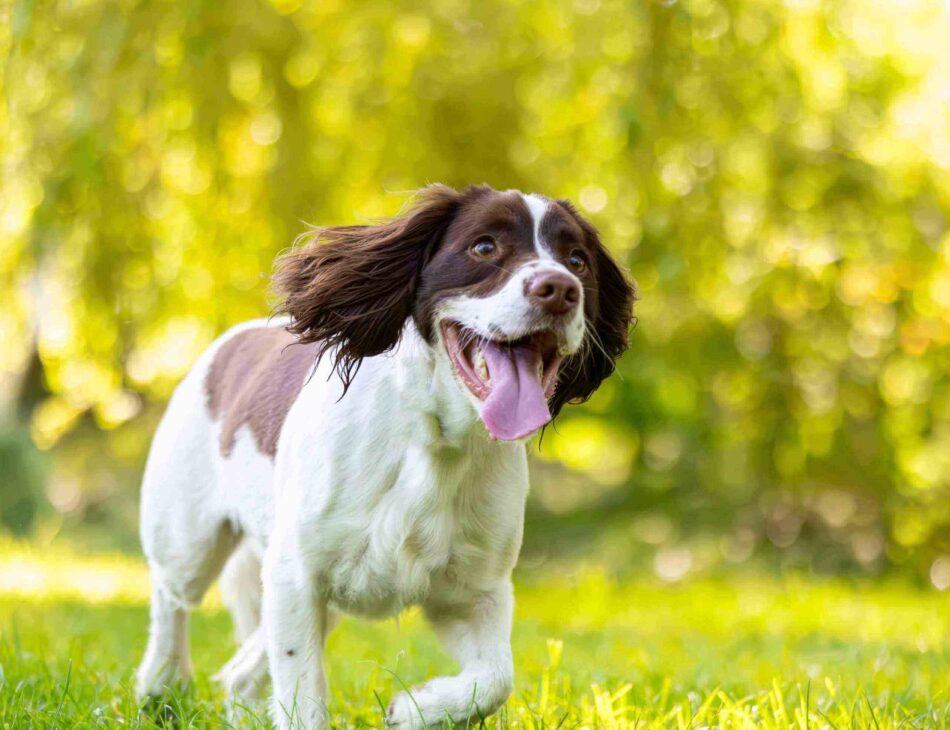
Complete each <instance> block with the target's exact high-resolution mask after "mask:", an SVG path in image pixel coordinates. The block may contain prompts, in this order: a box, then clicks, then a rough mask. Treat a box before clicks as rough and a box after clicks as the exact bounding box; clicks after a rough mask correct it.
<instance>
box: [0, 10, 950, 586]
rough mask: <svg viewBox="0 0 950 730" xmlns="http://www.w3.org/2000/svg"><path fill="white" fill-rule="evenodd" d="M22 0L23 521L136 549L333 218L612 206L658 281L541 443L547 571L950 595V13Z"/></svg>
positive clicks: (18, 261)
mask: <svg viewBox="0 0 950 730" xmlns="http://www.w3.org/2000/svg"><path fill="white" fill-rule="evenodd" d="M2 8H4V4H2V3H0V14H2V15H3V16H4V17H3V18H2V22H0V58H3V59H4V60H3V73H2V77H0V84H2V86H0V96H3V97H5V104H3V105H0V170H2V173H0V174H2V178H0V302H2V306H0V524H2V530H4V531H7V532H10V533H12V534H13V535H15V536H18V537H20V538H23V539H26V540H29V541H32V542H31V544H33V545H35V546H40V547H45V546H49V545H51V544H52V545H54V546H55V545H58V544H61V543H62V544H69V545H73V546H77V545H78V546H80V547H81V548H82V549H83V550H89V551H98V550H109V551H118V550H126V551H136V550H137V549H138V547H137V537H136V519H137V495H138V483H139V477H140V474H141V470H142V465H143V461H144V457H145V453H146V449H147V447H148V443H149V439H150V437H151V435H152V433H153V430H154V428H155V426H156V424H157V420H158V418H159V417H160V415H161V412H162V409H163V406H164V403H165V401H166V400H167V398H168V397H169V395H170V393H171V391H172V388H173V387H174V385H175V383H176V382H177V381H178V379H179V378H181V376H182V375H183V374H184V373H185V372H186V370H187V369H188V367H189V366H190V365H191V364H192V363H193V362H194V360H195V358H196V357H197V356H198V354H199V353H200V352H201V350H202V349H203V348H204V347H205V346H206V345H207V344H208V343H209V342H210V341H211V340H212V339H213V338H214V337H215V336H216V335H217V334H219V333H220V332H221V331H223V330H224V329H225V328H226V327H227V326H228V325H230V324H232V323H235V322H238V321H241V320H244V319H247V318H250V317H256V316H260V315H263V314H266V313H267V312H268V311H269V306H270V304H272V301H269V300H268V293H267V284H268V281H267V279H268V275H269V273H270V271H271V262H272V260H273V258H274V256H275V254H277V253H278V252H279V251H280V250H281V249H282V248H284V247H286V246H287V245H288V244H289V243H290V241H291V240H292V239H293V237H294V236H295V235H296V234H297V233H298V232H299V231H300V230H301V229H302V227H303V222H304V221H307V222H312V223H320V224H343V223H354V222H367V221H371V220H373V219H375V218H377V217H379V216H384V215H390V214H393V213H395V212H396V211H398V210H399V209H400V207H401V206H402V205H403V204H404V202H405V201H406V199H407V195H408V193H409V191H411V190H413V189H415V188H418V187H420V186H422V185H425V184H426V183H429V182H436V181H439V182H444V183H448V184H450V185H455V186H463V185H465V184H468V183H478V182H487V183H490V184H491V185H493V186H495V187H498V188H509V187H516V188H520V189H523V190H526V191H537V192H542V193H545V194H548V195H552V196H565V197H569V198H571V199H573V200H574V201H576V202H577V204H578V205H579V207H580V208H581V209H582V211H583V212H584V213H585V214H586V215H588V216H589V217H590V218H591V219H592V220H593V221H594V222H595V223H596V224H597V226H598V227H599V228H600V230H601V231H602V233H603V237H604V239H605V241H606V242H607V244H608V245H609V247H610V248H611V250H612V251H613V253H614V254H615V255H616V256H617V257H618V258H619V259H620V260H622V261H623V263H624V264H625V266H626V268H627V269H628V270H629V271H630V273H631V275H632V276H633V277H634V278H635V279H636V280H637V282H638V284H639V289H640V294H641V299H640V302H639V303H638V308H637V314H638V317H639V324H638V326H637V328H636V329H635V330H634V331H633V333H632V335H631V343H632V344H631V348H630V351H629V352H628V353H627V355H626V356H625V357H624V359H623V360H622V362H621V364H620V368H619V372H618V374H617V375H616V376H615V377H614V378H612V379H611V380H610V381H609V382H607V383H606V384H605V385H604V387H603V388H602V389H601V390H600V391H599V392H598V394H597V395H596V396H595V398H594V399H593V400H592V401H591V402H590V403H589V404H587V405H585V406H583V407H573V408H569V409H567V410H566V411H565V412H564V414H563V415H562V416H561V417H560V418H559V419H558V422H557V427H556V428H555V429H548V431H547V432H546V434H545V436H544V439H543V442H542V443H541V444H540V446H538V445H535V446H534V447H533V448H532V454H533V457H532V458H533V471H534V480H533V481H534V489H533V493H532V496H531V501H530V510H529V518H528V526H527V532H526V545H525V551H524V555H523V563H524V564H525V565H527V566H529V568H532V569H533V568H535V567H538V566H544V565H554V566H557V565H561V564H563V563H565V562H568V561H574V562H578V561H579V562H582V563H584V564H587V565H595V566H598V567H599V568H600V569H603V570H606V571H607V572H609V573H610V574H613V575H625V574H628V573H640V574H649V575H652V576H653V577H654V578H658V579H660V580H663V581H670V582H676V581H681V580H684V579H688V578H690V577H695V576H702V575H705V574H721V573H729V572H731V571H743V570H762V569H766V570H774V569H780V570H783V571H802V572H808V573H812V572H814V573H818V574H869V575H880V574H888V573H895V572H900V573H903V574H905V575H906V576H909V577H910V579H911V580H913V581H917V582H919V583H921V584H929V585H931V586H934V587H936V588H938V589H940V590H944V589H947V588H948V587H950V373H948V365H950V232H948V216H950V213H948V211H950V53H948V52H947V44H948V39H950V21H948V16H950V13H948V6H947V5H946V3H944V2H943V1H942V0H939V1H938V0H929V1H928V0H919V1H916V0H908V1H905V2H896V1H893V2H892V1H889V0H881V1H880V2H872V1H870V0H841V1H836V2H831V1H824V0H787V1H786V2H772V1H770V0H756V1H751V0H667V1H664V2H654V1H653V0H644V1H643V2H619V1H617V0H575V1H574V2H573V3H570V2H533V3H516V2H501V1H499V0H485V1H484V2H477V3H476V2H466V1H464V0H445V1H442V2H439V3H434V4H423V3H413V2H399V3H381V2H346V3H344V2H333V1H331V0H321V2H313V3H306V4H303V3H301V2H299V1H296V0H273V1H272V2H271V3H270V4H267V3H266V2H263V1H255V0H237V1H236V2H228V3H213V2H204V3H190V2H189V3H184V2H181V3H172V2H168V3H162V2H156V3H145V4H143V3H138V2H134V1H133V0H128V1H125V2H120V3H106V2H101V1H99V0H85V1H81V2H42V3H36V4H35V5H34V4H32V3H14V4H12V5H10V6H8V7H6V9H2ZM4 544H6V545H11V544H12V543H10V542H5V543H4ZM18 561H19V562H18ZM90 565H91V566H92V567H90V568H89V570H91V571H92V572H93V573H95V572H96V570H95V564H90ZM124 570H133V569H132V568H131V567H129V564H126V563H122V564H119V565H117V566H113V567H112V568H110V569H109V570H104V571H102V572H103V574H104V575H106V577H105V578H101V579H100V582H99V583H96V580H95V579H94V577H93V578H89V579H88V580H87V579H85V578H82V577H81V576H78V575H77V574H75V573H73V572H71V571H66V572H64V573H63V574H60V573H56V572H55V571H54V568H49V567H44V564H43V563H42V562H35V563H32V562H30V559H28V558H25V557H23V558H17V559H16V560H13V561H8V563H7V570H6V573H5V576H6V578H5V579H4V580H6V581H7V583H9V584H10V585H8V586H7V588H8V589H9V590H26V589H24V586H29V585H33V584H31V583H30V581H31V580H32V581H34V583H35V582H36V581H39V583H35V584H36V585H38V586H40V587H39V588H38V589H37V590H46V589H49V587H50V585H55V586H60V587H61V586H63V585H69V584H70V581H73V582H75V583H76V584H77V586H83V587H84V588H83V590H86V591H87V592H88V593H89V595H90V597H91V598H95V597H96V596H97V595H99V593H97V590H99V592H100V593H101V594H102V595H118V594H119V593H121V591H122V590H130V591H132V592H133V593H135V595H139V594H140V593H141V591H144V588H142V589H141V591H140V589H139V588H138V587H133V588H128V585H129V581H127V580H125V579H124V578H122V576H123V575H124V573H123V572H122V571H124ZM50 571H53V572H50ZM67 573H68V574H67ZM136 575H138V574H136ZM109 576H111V577H109ZM116 576H118V578H116ZM103 580H104V581H106V582H105V583H102V581H103ZM110 580H113V581H114V580H118V581H119V583H118V584H115V583H109V581H110ZM130 580H131V579H130ZM136 580H138V578H137V579H136ZM43 581H45V583H44V582H43ZM97 585H98V586H99V588H96V587H95V586H97ZM137 585H138V584H136V586H137ZM43 586H46V589H43ZM89 586H92V587H91V588H90V587H89ZM110 586H112V588H110ZM123 586H125V587H124V588H123ZM100 589H101V590H100ZM110 590H112V593H110Z"/></svg>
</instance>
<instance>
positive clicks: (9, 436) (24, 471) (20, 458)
mask: <svg viewBox="0 0 950 730" xmlns="http://www.w3.org/2000/svg"><path fill="white" fill-rule="evenodd" d="M44 467H45V465H44V463H43V459H42V458H41V457H40V455H39V454H38V453H37V450H36V447H35V446H34V445H33V442H32V441H31V440H30V436H29V434H28V433H24V432H23V431H22V430H3V431H0V484H2V485H3V489H0V527H3V529H5V530H6V531H7V532H9V533H11V534H12V535H15V536H17V537H24V536H26V535H29V534H30V532H31V531H32V529H33V525H34V522H35V520H36V517H37V513H38V512H39V510H40V507H41V505H44V504H45V502H46V497H45V495H44V494H43V488H44V486H45V473H44V471H45V468H44Z"/></svg>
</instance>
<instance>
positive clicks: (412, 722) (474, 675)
mask: <svg viewBox="0 0 950 730" xmlns="http://www.w3.org/2000/svg"><path fill="white" fill-rule="evenodd" d="M513 604H514V600H513V595H512V587H511V583H510V581H504V582H503V583H501V584H500V585H499V586H497V588H496V589H494V590H492V591H489V592H486V593H482V594H480V595H479V596H478V597H477V598H476V599H474V600H473V601H472V603H470V604H468V605H465V606H452V607H446V606H436V605H430V606H426V614H427V615H428V616H429V619H430V620H431V621H432V625H433V627H434V628H435V630H436V632H437V633H438V635H439V638H441V639H442V643H443V645H444V646H445V649H446V651H447V652H448V653H449V655H450V656H451V657H452V658H453V659H455V660H456V661H457V662H458V663H459V664H460V665H461V671H460V672H459V673H458V674H457V675H456V676H454V677H438V678H436V679H433V680H430V681H429V682H426V683H425V684H424V685H422V686H421V687H416V688H415V689H413V690H412V691H411V692H401V693H400V694H398V695H397V696H396V698H395V699H394V700H393V701H392V703H391V704H390V705H389V710H388V712H387V718H386V719H387V722H388V723H389V725H390V726H391V727H395V728H400V729H402V728H424V727H430V726H434V725H441V724H443V723H446V721H448V720H451V721H452V722H454V723H465V722H467V721H468V720H469V719H470V718H471V719H474V720H477V719H478V718H482V717H487V716H488V715H491V714H492V713H493V712H495V711H496V710H497V709H498V708H499V707H501V706H502V705H503V704H504V702H505V700H507V699H508V695H510V694H511V690H512V687H513V685H514V668H513V665H512V659H511V614H512V609H513Z"/></svg>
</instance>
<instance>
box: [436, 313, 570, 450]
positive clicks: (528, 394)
mask: <svg viewBox="0 0 950 730" xmlns="http://www.w3.org/2000/svg"><path fill="white" fill-rule="evenodd" d="M442 339H443V342H444V343H445V349H446V351H447V352H448V355H449V358H450V359H451V360H452V364H453V365H454V366H455V371H456V372H457V373H458V375H459V378H460V379H461V380H462V382H463V383H464V384H465V386H466V387H467V388H468V389H469V391H471V393H472V394H473V395H474V396H475V397H476V398H478V399H479V400H480V401H482V406H481V410H480V415H481V417H482V421H484V423H485V426H486V428H488V432H489V433H490V434H491V436H492V437H493V438H499V439H504V440H511V439H517V438H522V437H523V436H527V435H528V434H530V433H532V432H534V431H536V430H537V429H538V428H540V427H541V426H543V425H544V424H545V423H548V422H549V421H550V420H551V412H550V410H549V409H548V405H547V399H548V398H550V397H551V395H552V394H553V393H554V388H555V386H556V385H557V374H558V368H559V367H560V365H561V360H562V359H563V358H562V357H561V355H560V353H559V352H558V338H557V335H556V334H554V333H553V332H551V331H549V330H541V331H538V332H533V333H532V334H530V335H525V336H524V337H521V338H518V339H516V340H501V339H486V338H484V337H480V336H478V335H476V334H475V333H474V332H472V331H471V330H469V329H467V328H465V327H464V326H463V325H461V324H459V323H458V322H454V321H451V320H446V321H443V322H442Z"/></svg>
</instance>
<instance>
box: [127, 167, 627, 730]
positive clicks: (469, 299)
mask: <svg viewBox="0 0 950 730" xmlns="http://www.w3.org/2000/svg"><path fill="white" fill-rule="evenodd" d="M276 285H277V288H278V290H279V291H280V292H281V294H282V295H283V303H282V304H281V306H280V308H279V312H278V313H279V314H281V315H283V316H282V317H279V318H274V319H272V320H262V321H257V322H248V323H245V324H242V325H238V326H237V327H235V328H233V329H231V330H230V331H228V332H227V333H225V334H224V335H223V336H222V337H221V338H219V339H218V340H217V341H216V342H215V343H214V344H212V345H211V347H210V348H209V349H208V350H207V351H206V352H205V353H204V354H203V355H202V357H201V358H200V359H199V361H198V363H197V364H196V365H195V366H194V368H193V369H192V370H191V372H189V374H188V375H187V376H186V377H185V379H184V380H183V381H182V383H181V384H180V385H179V387H178V389H177V390H176V391H175V394H174V396H173V397H172V400H171V402H170V404H169V406H168V410H167V412H166V414H165V417H164V418H163V420H162V423H161V425H160V426H159V429H158V431H157V433H156V435H155V439H154V441H153V444H152V449H151V452H150V455H149V460H148V464H147V467H146V472H145V476H144V480H143V487H142V541H143V546H144V548H145V553H146V555H147V557H148V561H149V566H150V569H151V574H152V580H153V596H152V612H151V629H150V635H149V642H148V647H147V649H146V655H145V658H144V660H143V662H142V665H141V666H140V668H139V671H138V687H139V691H140V693H141V694H143V695H149V694H158V693H160V692H162V691H163V688H164V687H165V686H166V685H168V684H169V683H171V682H172V681H174V680H175V679H177V678H182V677H185V678H186V677H187V675H188V673H189V672H190V662H189V659H188V647H187V639H186V621H187V614H188V610H189V609H190V608H191V607H193V606H194V605H196V604H197V603H198V602H199V601H200V600H201V598H202V596H203V594H204V593H205V591H206V590H207V588H208V586H209V584H210V583H211V582H212V581H213V580H214V579H215V578H216V577H217V576H218V574H219V573H220V572H221V570H222V567H224V573H223V575H222V592H223V594H224V598H225V601H226V602H227V603H228V605H229V606H230V607H231V608H232V611H233V612H234V614H235V619H236V624H237V627H238V632H239V637H240V639H241V641H242V645H241V648H240V649H239V651H238V652H237V654H236V655H235V657H234V658H233V659H232V660H231V661H230V662H229V663H228V664H227V665H226V666H225V667H224V669H223V670H222V671H221V672H220V673H219V675H218V676H219V678H220V679H221V681H222V682H223V683H224V684H225V686H226V687H227V688H228V690H229V692H230V693H231V694H232V695H234V696H235V697H239V698H240V699H241V701H242V702H246V701H247V700H248V699H251V698H254V697H256V696H258V695H259V693H260V692H261V686H262V684H263V682H264V681H265V680H266V678H267V676H268V675H269V676H270V678H271V681H272V683H273V692H272V694H273V703H272V713H273V716H274V719H275V721H276V722H277V724H278V726H280V727H306V728H312V727H322V726H324V725H325V723H326V720H327V711H326V706H325V698H326V696H327V695H326V682H325V679H324V674H323V661H322V656H323V644H324V639H325V637H326V634H327V632H328V631H329V630H330V628H331V625H332V621H333V615H334V614H335V613H337V612H340V611H343V612H350V613H355V614H359V615H364V616H377V617H378V616H392V615H395V614H397V613H398V612H399V611H400V610H402V609H403V608H404V607H406V606H409V605H413V604H419V605H421V606H422V607H423V609H424V611H425V613H426V615H427V616H428V617H429V619H430V620H431V621H432V623H433V625H434V627H435V629H436V631H437V632H438V634H439V636H440V637H441V639H442V641H443V642H444V644H445V647H446V649H447V651H448V652H449V653H450V655H452V656H453V657H454V658H455V659H456V660H457V661H458V663H459V664H460V666H461V672H460V673H459V674H458V675H456V676H453V677H441V678H437V679H434V680H431V681H430V682H428V683H426V684H425V685H424V686H422V687H420V688H417V689H416V690H414V691H413V692H412V696H411V697H410V696H409V695H408V694H407V693H401V694H400V695H398V696H397V697H396V698H395V699H394V700H393V701H392V703H391V704H390V707H389V710H388V717H387V721H388V723H389V724H390V725H392V726H395V727H413V726H416V727H420V726H423V725H433V724H439V723H441V722H442V721H443V720H444V719H445V718H446V717H447V716H448V717H451V718H453V719H454V720H455V721H457V722H465V721H466V720H467V719H468V718H469V717H470V716H472V715H482V716H484V715H486V714H488V713H491V712H494V711H495V710H496V709H497V708H498V707H499V706H500V705H501V704H502V703H503V702H504V701H505V699H506V698H507V696H508V694H509V693H510V692H511V688H512V681H513V674H512V658H511V649H510V641H509V639H510V632H511V614H512V604H513V595H512V587H511V578H510V576H511V571H512V569H513V567H514V565H515V562H516V560H517V556H518V551H519V548H520V545H521V534H522V524H523V515H524V501H525V497H526V494H527V490H528V473H527V464H526V455H525V439H526V438H527V437H529V436H530V435H531V434H532V433H534V432H535V431H537V430H538V429H539V428H541V427H543V426H544V424H545V423H547V422H548V421H550V419H551V418H553V417H554V416H556V415H557V413H558V412H559V411H560V410H561V408H562V407H563V406H564V405H565V404H567V403H569V402H577V401H582V400H585V399H586V398H588V397H589V396H590V395H591V394H592V393H593V392H594V390H595V389H596V388H597V387H598V385H599V384H600V383H601V381H602V380H603V379H604V378H605V377H607V376H608V375H609V374H610V373H611V372H612V371H613V368H614V360H615V359H616V358H617V357H618V356H619V355H620V354H621V353H622V352H623V350H624V349H625V348H626V344H627V330H628V326H629V323H630V320H631V309H632V303H633V291H632V288H631V286H630V284H629V283H628V282H627V281H626V279H625V278H624V276H623V275H622V274H621V272H620V270H619V269H618V268H617V266H616V265H615V264H614V262H613V261H612V260H611V258H610V256H609V255H608V253H607V252H606V250H605V249H604V247H603V246H602V244H601V242H600V240H599V238H598V236H597V233H596V231H595V230H594V229H593V227H592V226H591V225H590V224H589V223H588V222H587V221H586V220H584V219H583V218H582V217H581V216H580V215H579V214H578V213H577V211H576V210H575V209H574V208H573V207H572V206H571V205H570V203H568V202H566V201H554V200H550V199H548V198H544V197H542V196H538V195H524V194H522V193H519V192H517V191H507V192H498V191H495V190H492V189H491V188H488V187H470V188H467V189H466V190H464V191H461V192H456V191H454V190H451V189H449V188H446V187H444V186H433V187H430V188H428V189H426V190H425V191H423V192H422V194H421V195H420V197H419V200H418V202H417V204H416V205H415V206H414V207H413V208H412V209H411V210H410V211H409V212H408V213H407V214H406V215H404V216H401V217H399V218H396V219H393V220H391V221H388V222H385V223H382V224H379V225H375V226H344V227H338V228H323V229H315V230H313V231H312V232H311V233H309V234H308V235H307V236H305V238H304V240H302V241H301V242H300V243H299V245H298V246H296V247H295V248H294V249H292V250H291V252H290V253H288V254H287V255H285V256H284V257H282V258H281V259H280V260H279V261H278V267H277V275H276ZM261 566H263V567H262V568H261Z"/></svg>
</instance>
